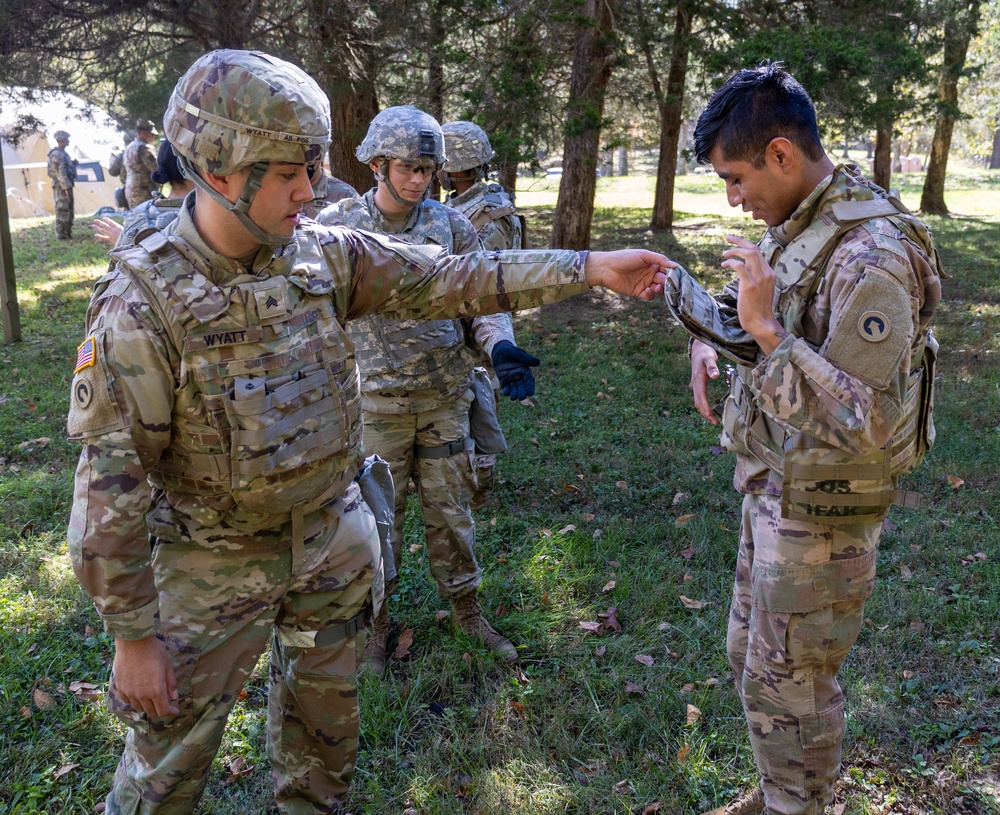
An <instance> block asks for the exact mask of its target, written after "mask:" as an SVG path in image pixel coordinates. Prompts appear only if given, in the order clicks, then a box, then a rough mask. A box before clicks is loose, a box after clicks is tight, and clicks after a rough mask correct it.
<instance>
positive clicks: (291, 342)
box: [67, 50, 673, 815]
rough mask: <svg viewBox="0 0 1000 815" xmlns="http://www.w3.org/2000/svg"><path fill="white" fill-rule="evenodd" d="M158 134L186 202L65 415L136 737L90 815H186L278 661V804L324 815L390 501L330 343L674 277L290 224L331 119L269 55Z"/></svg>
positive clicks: (656, 259) (341, 783)
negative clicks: (405, 323)
mask: <svg viewBox="0 0 1000 815" xmlns="http://www.w3.org/2000/svg"><path fill="white" fill-rule="evenodd" d="M164 122H165V128H164V129H165V131H166V134H167V136H168V138H169V139H170V142H171V144H172V145H173V146H174V150H175V151H176V153H177V156H178V160H179V161H180V163H181V165H182V167H183V168H184V171H185V174H186V175H187V176H188V177H189V178H190V179H191V180H192V181H193V182H194V183H195V191H194V193H193V194H191V195H188V196H187V198H185V200H184V205H183V206H182V207H181V210H180V213H179V214H178V216H177V218H176V219H174V220H173V221H172V222H171V223H170V224H168V225H167V226H166V227H165V228H164V229H162V230H159V229H155V228H153V229H148V230H143V231H140V232H138V233H137V234H136V236H135V245H134V246H130V247H119V248H118V249H115V250H113V252H112V253H111V254H112V258H113V259H114V260H115V262H116V263H115V267H114V269H113V270H112V271H111V272H109V274H108V275H106V276H105V277H104V278H103V279H102V280H101V281H99V282H98V284H97V286H96V287H95V289H94V293H93V296H92V298H91V303H90V308H89V310H88V314H87V326H86V334H85V339H84V341H83V342H82V343H81V345H80V347H79V350H78V354H77V358H76V366H75V370H74V378H73V384H72V388H71V406H70V413H69V417H68V420H67V428H68V431H69V434H70V436H71V437H72V438H74V439H78V440H79V441H80V442H81V447H82V449H81V453H80V459H79V463H78V465H77V471H76V480H75V489H74V500H73V509H72V512H71V515H70V523H69V530H68V543H69V550H70V557H71V560H72V564H73V569H74V571H75V573H76V575H77V577H78V578H79V580H80V581H81V583H82V584H83V586H84V588H85V589H86V590H87V592H88V593H89V594H90V596H91V597H92V598H93V600H94V603H95V605H96V607H97V611H98V614H99V615H100V617H101V619H102V621H103V623H104V626H105V629H106V631H107V632H108V633H109V634H110V635H111V636H113V637H114V640H115V654H114V664H113V667H112V673H111V680H110V682H109V685H108V692H107V695H106V700H107V705H108V707H109V709H110V710H111V712H112V713H113V714H114V715H115V716H117V717H118V718H119V719H120V720H121V721H122V722H123V723H124V724H125V725H126V726H127V727H128V734H127V736H126V739H125V747H124V753H123V755H122V758H121V761H120V763H119V765H118V772H117V774H116V776H115V781H114V785H113V788H112V790H111V792H110V793H109V795H108V798H107V809H106V811H107V812H108V813H109V815H121V814H122V813H137V812H143V813H157V814H158V815H182V813H183V814H184V815H187V813H191V812H193V811H194V810H195V808H196V806H197V803H198V801H199V799H200V798H201V796H202V793H203V791H204V788H205V783H206V780H207V777H208V772H209V769H210V767H211V764H212V759H213V756H214V755H215V752H216V751H217V750H218V748H219V745H220V743H221V741H222V736H223V730H224V727H225V723H226V719H227V718H228V716H229V713H230V711H231V710H232V707H233V705H234V703H235V701H236V699H237V698H238V696H239V692H240V689H241V687H242V686H243V683H244V682H245V680H246V679H247V677H248V676H249V675H250V674H251V672H252V671H253V670H254V668H255V667H256V664H257V660H258V658H259V656H260V654H261V653H262V652H263V651H264V649H265V648H266V647H267V646H268V644H269V643H271V657H270V660H271V666H270V674H269V690H268V695H267V696H268V711H267V717H268V726H267V750H268V756H269V758H270V763H271V771H272V775H273V779H274V790H275V799H276V801H277V805H278V809H279V810H280V811H281V812H284V813H290V814H291V815H304V814H305V813H309V815H312V814H313V813H315V814H316V815H318V813H331V812H340V811H341V806H342V804H343V802H344V798H345V795H346V792H347V788H348V785H349V783H350V778H351V774H352V773H353V770H354V765H355V762H356V760H357V748H358V701H357V677H356V667H357V661H358V657H359V656H360V653H361V650H362V649H363V647H364V640H365V634H366V631H367V628H368V621H369V620H370V618H371V616H372V615H373V613H374V612H377V611H378V609H379V607H380V605H381V602H382V585H381V579H382V559H381V557H380V547H381V541H380V538H379V529H380V528H382V529H386V530H388V529H389V528H391V525H392V524H391V511H390V509H389V508H391V505H392V498H391V495H387V494H385V491H383V492H382V494H381V495H380V494H379V492H378V491H377V490H375V491H372V490H371V489H369V487H370V486H371V482H372V481H373V480H374V481H375V485H376V486H379V485H386V484H387V483H388V482H387V480H383V479H379V478H374V479H373V478H372V477H371V473H372V468H373V467H377V466H378V465H377V463H368V464H366V463H365V462H363V461H362V455H363V454H362V452H361V407H360V403H361V391H360V385H359V378H358V371H357V367H356V364H355V359H354V350H353V347H352V345H351V343H350V341H349V340H348V339H347V335H346V333H345V331H344V325H345V324H346V323H347V322H348V321H349V320H351V319H354V318H359V317H364V316H365V315H366V314H369V313H372V312H375V311H381V312H386V313H389V314H391V315H393V316H395V317H400V318H407V317H409V318H423V319H429V318H432V317H441V316H455V315H458V314H464V313H470V312H471V313H477V312H487V313H488V312H493V311H497V310H500V309H504V308H510V309H515V308H526V307H529V306H531V305H536V304H541V303H543V302H549V301H553V300H556V299H559V298H560V297H565V296H568V295H570V294H573V293H576V292H581V291H585V290H587V289H588V288H589V287H590V286H593V285H598V284H601V285H606V286H609V287H611V288H613V289H614V290H616V291H620V292H622V293H625V294H633V295H635V296H638V297H642V298H643V299H646V300H650V299H652V298H653V297H654V296H656V294H657V293H662V289H663V286H662V282H663V279H664V274H663V270H664V269H665V268H667V267H669V266H671V265H673V264H672V263H671V262H670V261H669V260H668V259H667V258H665V257H664V256H662V255H658V254H655V253H652V252H646V251H642V250H626V251H623V252H615V253H604V252H591V253H589V254H587V255H581V254H579V253H576V252H559V251H554V250H546V251H539V252H527V253H521V254H520V255H519V256H517V257H507V258H505V259H504V265H503V275H502V278H501V276H500V269H501V263H500V261H499V260H497V259H495V258H493V257H491V256H489V255H488V254H487V253H485V252H484V253H477V254H475V255H472V256H467V257H453V256H449V255H447V254H446V253H444V252H443V251H438V250H432V249H428V248H427V247H416V246H411V245H409V244H403V243H398V242H395V241H392V240H390V239H388V238H383V237H381V236H374V235H370V234H364V233H360V232H352V231H350V230H344V229H333V228H326V227H322V226H320V225H319V224H316V223H314V222H312V221H308V220H306V219H303V218H302V217H301V213H302V209H303V206H304V204H305V203H306V202H307V201H309V200H311V198H312V195H313V190H312V186H311V184H310V181H309V176H308V171H307V166H308V165H309V164H311V163H312V162H314V161H316V160H317V159H319V158H320V157H321V156H322V155H323V153H324V151H325V150H326V149H327V148H328V146H329V143H330V111H329V103H328V102H327V99H326V96H325V95H324V94H323V92H322V91H321V90H320V88H319V86H318V85H317V84H316V83H315V82H314V81H313V80H312V79H311V78H310V77H309V76H308V75H307V74H306V73H305V72H303V71H302V70H300V69H299V68H297V67H296V66H294V65H290V64H289V63H287V62H284V61H282V60H279V59H276V58H274V57H270V56H268V55H266V54H261V53H259V52H251V51H229V50H225V51H213V52H211V53H209V54H207V55H205V56H203V57H201V58H200V59H198V60H197V61H196V62H195V63H194V65H192V66H191V68H189V69H188V71H187V72H186V73H185V74H184V75H183V76H182V77H181V79H180V80H179V81H178V83H177V85H176V87H175V88H174V92H173V94H172V96H171V99H170V102H169V104H168V109H167V113H166V116H165V118H164ZM504 281H509V284H505V282H504ZM505 285H509V287H510V289H509V291H506V292H505V293H503V294H498V292H502V291H504V286H505ZM456 291H457V292H458V296H456ZM383 466H384V462H383ZM384 474H385V475H386V476H387V475H388V473H387V472H385V473H384ZM388 492H389V493H391V486H390V487H389V489H388ZM375 499H380V500H375ZM369 504H372V505H374V506H378V507H384V508H385V512H384V513H383V512H382V510H381V509H380V510H379V512H380V514H379V515H378V516H376V515H375V514H373V511H372V509H371V508H370V505H369ZM272 635H273V637H274V639H273V642H272V639H271V638H272Z"/></svg>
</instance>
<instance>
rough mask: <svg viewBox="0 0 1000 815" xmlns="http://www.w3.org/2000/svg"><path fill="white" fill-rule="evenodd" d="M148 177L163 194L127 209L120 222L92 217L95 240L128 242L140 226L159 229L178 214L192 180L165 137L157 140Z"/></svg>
mask: <svg viewBox="0 0 1000 815" xmlns="http://www.w3.org/2000/svg"><path fill="white" fill-rule="evenodd" d="M151 178H152V180H153V181H154V183H156V184H159V185H160V188H161V189H164V188H165V192H164V195H163V197H162V198H151V199H149V200H148V201H145V202H144V203H142V204H140V205H139V206H138V207H136V208H135V209H133V210H129V211H128V212H127V213H125V220H124V222H123V223H118V221H116V220H114V219H112V218H108V217H104V218H98V219H96V220H95V221H94V222H93V227H94V237H95V238H97V240H99V241H101V242H102V243H109V244H111V245H112V246H119V245H120V246H128V245H130V244H131V243H132V242H133V241H134V240H135V236H136V234H138V233H139V232H140V231H141V230H143V229H146V228H149V227H155V228H156V229H163V227H165V226H166V225H167V224H169V223H170V222H171V221H172V220H174V218H176V217H177V216H178V214H179V213H180V209H181V205H182V202H183V201H184V197H185V196H186V195H187V194H188V193H189V192H191V190H193V189H194V182H192V181H190V180H188V179H187V178H185V177H184V174H183V173H182V172H181V168H180V165H179V164H178V163H177V156H176V155H175V154H174V149H173V147H171V146H170V142H168V141H167V140H166V139H164V140H163V141H161V142H160V150H159V153H158V154H157V157H156V170H154V171H153V174H152V176H151Z"/></svg>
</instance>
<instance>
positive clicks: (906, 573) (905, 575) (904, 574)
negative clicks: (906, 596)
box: [899, 563, 913, 583]
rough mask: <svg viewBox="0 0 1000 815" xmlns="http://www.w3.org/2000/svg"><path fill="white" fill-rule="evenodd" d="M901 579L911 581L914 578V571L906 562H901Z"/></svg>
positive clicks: (905, 581)
mask: <svg viewBox="0 0 1000 815" xmlns="http://www.w3.org/2000/svg"><path fill="white" fill-rule="evenodd" d="M899 579H900V580H902V581H903V582H904V583H909V582H910V581H911V580H913V572H911V571H910V568H909V567H908V566H907V565H906V564H905V563H900V564H899Z"/></svg>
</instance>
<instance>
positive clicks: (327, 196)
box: [302, 160, 358, 220]
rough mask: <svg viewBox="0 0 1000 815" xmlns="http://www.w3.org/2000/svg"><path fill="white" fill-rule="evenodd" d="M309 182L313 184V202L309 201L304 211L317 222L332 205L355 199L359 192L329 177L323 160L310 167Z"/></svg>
mask: <svg viewBox="0 0 1000 815" xmlns="http://www.w3.org/2000/svg"><path fill="white" fill-rule="evenodd" d="M309 180H310V181H311V182H312V188H313V200H312V201H309V202H308V203H307V204H306V205H305V207H304V208H303V210H302V211H303V213H304V214H305V216H306V217H307V218H312V219H313V220H316V218H317V216H318V215H319V214H320V212H322V211H323V210H324V209H326V207H328V206H330V204H335V203H337V201H343V200H344V199H345V198H354V197H355V196H356V195H357V194H358V191H357V190H356V189H354V187H352V186H351V185H350V184H348V183H347V182H346V181H341V180H340V179H339V178H337V177H336V176H333V175H327V174H326V170H324V169H323V162H322V160H320V161H315V162H313V163H312V164H310V165H309Z"/></svg>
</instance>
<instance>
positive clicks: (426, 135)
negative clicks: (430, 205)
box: [355, 105, 445, 164]
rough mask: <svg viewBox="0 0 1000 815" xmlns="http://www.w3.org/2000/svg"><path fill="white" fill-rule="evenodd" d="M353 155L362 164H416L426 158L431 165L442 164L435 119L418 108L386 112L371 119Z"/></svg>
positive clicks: (441, 137) (441, 138)
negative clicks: (383, 160)
mask: <svg viewBox="0 0 1000 815" xmlns="http://www.w3.org/2000/svg"><path fill="white" fill-rule="evenodd" d="M355 155H356V156H357V157H358V161H361V162H363V163H365V164H367V163H368V162H370V161H372V160H373V159H376V158H398V159H402V160H403V161H419V160H420V159H421V158H424V157H428V156H429V157H431V158H433V159H434V163H435V164H443V163H444V160H445V152H444V134H443V133H442V132H441V125H439V124H438V122H437V119H435V118H434V117H433V116H431V115H430V114H429V113H424V111H422V110H420V109H419V108H415V107H413V106H412V105H399V106H397V107H391V108H386V109H385V110H383V111H381V112H380V113H379V114H378V115H377V116H376V117H375V118H374V119H372V123H371V124H370V125H369V126H368V133H367V134H366V135H365V138H364V141H362V142H361V144H360V145H359V146H358V149H357V151H356V152H355Z"/></svg>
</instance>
